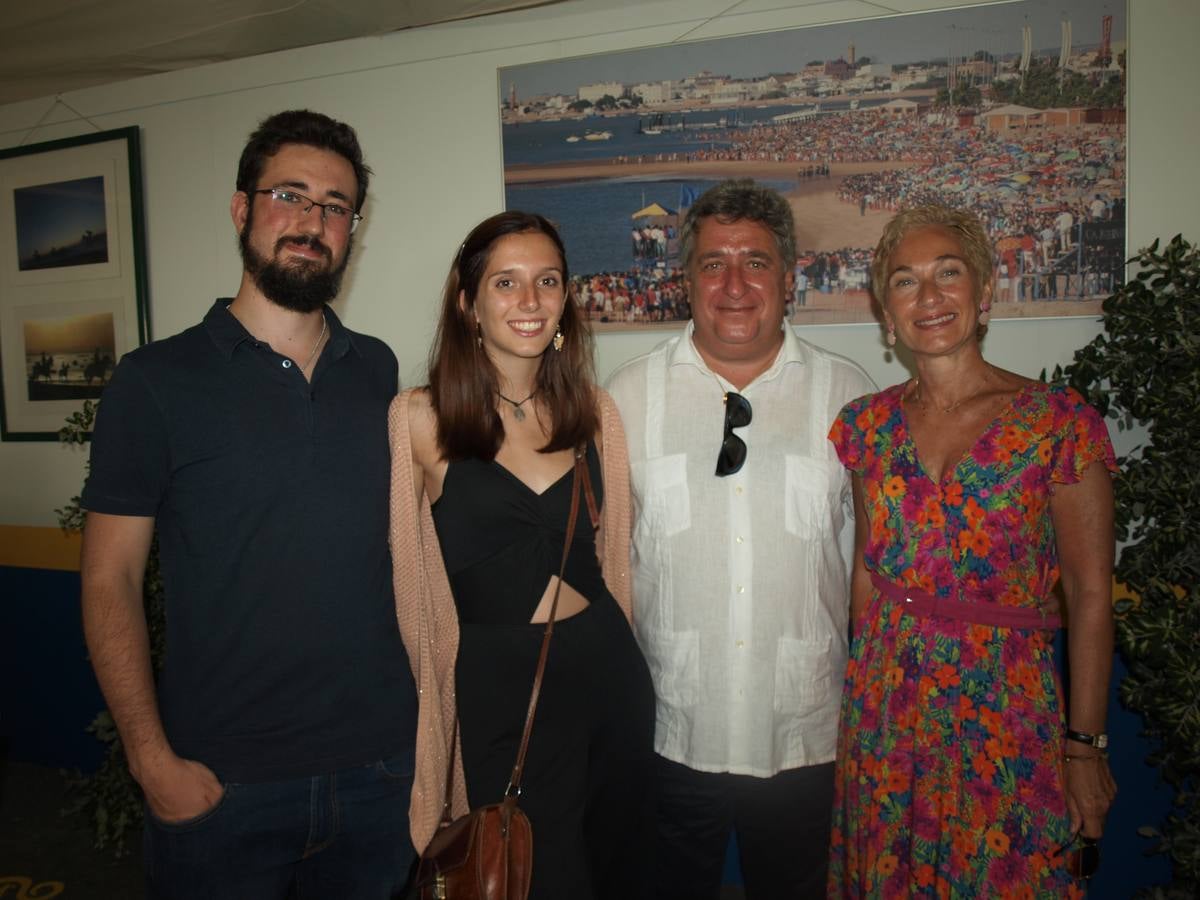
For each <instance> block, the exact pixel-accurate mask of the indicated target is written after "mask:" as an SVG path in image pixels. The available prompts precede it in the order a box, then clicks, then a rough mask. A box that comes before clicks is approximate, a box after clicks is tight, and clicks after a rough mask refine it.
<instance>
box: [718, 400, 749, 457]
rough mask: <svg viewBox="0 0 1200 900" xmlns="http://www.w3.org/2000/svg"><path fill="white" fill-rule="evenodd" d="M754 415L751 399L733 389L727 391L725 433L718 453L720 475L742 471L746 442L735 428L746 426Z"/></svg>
mask: <svg viewBox="0 0 1200 900" xmlns="http://www.w3.org/2000/svg"><path fill="white" fill-rule="evenodd" d="M753 415H754V411H753V410H752V409H751V408H750V401H749V400H747V399H746V398H745V397H743V396H742V395H741V394H735V393H734V392H733V391H727V392H726V393H725V435H724V437H723V438H722V439H721V452H720V453H718V454H717V476H718V477H720V478H724V477H725V476H726V475H733V474H734V473H735V472H740V471H741V468H742V466H743V465H744V464H745V462H746V442H745V441H743V440H742V439H741V438H740V437H738V436H737V435H736V434H734V433H733V429H735V428H745V427H746V426H747V425H749V424H750V419H751V418H753Z"/></svg>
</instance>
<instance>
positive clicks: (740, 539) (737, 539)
mask: <svg viewBox="0 0 1200 900" xmlns="http://www.w3.org/2000/svg"><path fill="white" fill-rule="evenodd" d="M734 540H735V541H737V542H738V543H739V544H740V543H742V536H741V535H740V534H739V535H738V536H737V537H735V538H734Z"/></svg>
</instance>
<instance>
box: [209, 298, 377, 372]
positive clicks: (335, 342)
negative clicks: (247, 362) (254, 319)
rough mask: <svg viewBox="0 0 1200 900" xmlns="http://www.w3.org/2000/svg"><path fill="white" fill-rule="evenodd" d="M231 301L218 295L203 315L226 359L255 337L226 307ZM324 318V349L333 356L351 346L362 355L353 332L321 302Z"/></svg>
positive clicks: (336, 356) (349, 348)
mask: <svg viewBox="0 0 1200 900" xmlns="http://www.w3.org/2000/svg"><path fill="white" fill-rule="evenodd" d="M231 303H233V298H232V297H221V298H220V299H218V300H217V302H216V303H214V304H213V305H212V307H211V308H210V309H209V310H208V313H207V314H206V315H205V316H204V327H205V329H206V330H207V331H208V335H209V337H210V338H212V341H213V343H214V344H216V345H217V349H218V350H220V351H221V354H222V355H223V356H224V357H225V358H226V359H232V358H233V352H234V351H235V350H236V349H237V348H238V346H239V345H240V344H242V343H243V342H246V341H250V342H253V341H254V340H255V338H254V335H252V334H251V333H250V332H249V331H247V330H246V326H244V325H243V324H242V323H241V322H239V321H238V318H237V316H235V315H233V313H231V312H230V311H229V305H230V304H231ZM325 321H326V322H328V323H329V346H328V348H327V349H328V351H329V352H330V353H331V354H332V356H333V358H334V359H337V358H339V357H341V356H343V355H344V354H345V353H346V352H347V351H348V350H353V351H354V352H355V353H356V354H357V355H359V356H361V355H362V351H361V350H360V349H359V347H358V345H357V344H356V343H355V340H354V335H353V334H352V333H351V332H350V331H349V329H347V328H346V326H345V325H343V324H342V321H341V319H339V318H338V317H337V313H335V312H334V311H333V307H331V306H329V305H328V304H326V306H325Z"/></svg>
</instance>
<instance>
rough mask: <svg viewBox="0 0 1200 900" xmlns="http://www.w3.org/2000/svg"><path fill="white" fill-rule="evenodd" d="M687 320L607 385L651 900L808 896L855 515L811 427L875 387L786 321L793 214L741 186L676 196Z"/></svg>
mask: <svg viewBox="0 0 1200 900" xmlns="http://www.w3.org/2000/svg"><path fill="white" fill-rule="evenodd" d="M680 242H681V256H682V263H683V268H684V272H685V281H686V286H687V291H688V299H689V301H690V303H691V309H692V320H691V322H690V323H689V325H688V327H687V329H686V331H685V332H684V333H683V334H682V335H680V336H678V337H674V338H671V339H670V340H668V341H666V342H665V343H663V344H661V345H660V346H659V347H657V348H656V349H654V350H653V351H651V352H650V353H648V354H646V355H645V356H642V357H639V358H637V359H635V360H633V361H632V362H629V363H627V364H626V365H624V366H622V367H621V368H620V369H618V370H617V371H616V372H615V373H614V374H613V376H612V378H611V380H610V382H609V385H608V389H609V391H610V392H611V393H612V396H613V398H614V399H615V400H616V402H617V405H618V406H619V407H620V410H621V416H622V419H623V420H624V423H625V429H626V433H627V436H628V440H629V451H630V459H631V462H632V466H633V490H634V498H635V509H636V512H635V516H636V520H635V524H634V538H633V540H634V554H633V558H634V562H633V602H634V627H635V630H636V631H637V636H638V639H639V642H640V644H641V647H642V649H643V651H644V652H645V654H646V657H647V659H648V661H649V663H650V671H651V672H652V673H653V675H654V682H655V693H656V696H657V728H656V734H655V750H656V752H657V754H658V758H657V766H658V769H657V775H658V777H657V779H656V781H657V785H656V786H657V790H656V797H655V801H656V808H657V813H656V815H657V844H656V846H655V848H654V858H655V860H656V867H657V870H656V873H655V877H654V884H653V891H654V893H653V896H655V897H656V898H680V900H683V898H687V900H697V898H715V897H717V896H718V893H719V890H720V883H721V874H722V869H723V865H724V859H725V850H726V846H727V844H728V842H729V835H730V833H731V832H736V835H737V841H738V848H739V852H740V857H741V866H742V871H743V874H744V876H745V883H746V893H747V896H748V897H749V898H751V900H754V898H777V897H818V896H824V892H825V872H826V865H827V858H828V853H829V831H830V809H831V805H832V801H833V763H832V760H833V758H834V752H835V749H836V739H837V716H838V699H839V696H840V692H841V686H842V677H843V671H844V668H845V665H846V655H847V643H846V642H847V626H848V617H849V603H850V580H849V576H850V566H851V561H852V557H853V543H854V510H853V501H852V497H851V492H850V482H849V479H848V478H847V476H846V474H845V470H844V469H842V467H841V466H840V464H839V463H838V461H837V458H836V456H835V455H834V452H833V448H832V446H831V445H830V444H829V442H828V441H827V440H826V435H827V434H828V432H829V427H830V424H831V423H832V422H833V420H834V418H835V417H836V416H837V413H838V411H839V410H840V409H841V407H842V404H844V403H846V402H847V401H848V400H851V399H853V398H855V397H859V396H861V395H863V394H866V393H868V392H870V391H873V390H874V385H873V384H872V383H871V380H870V379H869V378H868V377H867V376H866V374H865V373H864V372H863V371H862V370H861V369H860V368H859V367H858V366H856V365H855V364H854V363H851V362H849V361H848V360H845V359H842V358H841V357H838V356H835V355H833V354H830V353H827V352H825V351H823V350H821V349H819V348H817V347H815V346H813V345H812V344H809V343H807V342H806V341H803V340H801V339H800V338H798V337H797V336H796V335H795V334H794V333H793V331H792V329H791V328H790V327H788V326H786V324H785V322H784V306H785V303H786V301H787V299H788V298H789V297H790V296H791V292H792V288H793V277H794V276H793V269H794V265H795V257H796V251H795V245H796V241H795V232H794V225H793V221H792V212H791V208H790V207H789V205H788V202H787V201H786V200H785V199H784V198H783V197H782V196H781V195H780V194H778V193H777V192H776V191H774V190H771V189H769V188H766V187H763V186H761V185H758V184H756V183H754V182H753V181H750V180H748V179H747V180H737V181H726V182H723V183H721V184H718V185H717V186H715V187H713V188H711V189H710V190H708V191H707V192H705V193H704V194H703V195H702V196H701V197H700V198H699V199H698V200H697V201H696V202H695V204H694V205H693V206H692V207H691V208H690V209H688V211H687V215H686V217H685V219H684V222H683V227H682V230H681V234H680Z"/></svg>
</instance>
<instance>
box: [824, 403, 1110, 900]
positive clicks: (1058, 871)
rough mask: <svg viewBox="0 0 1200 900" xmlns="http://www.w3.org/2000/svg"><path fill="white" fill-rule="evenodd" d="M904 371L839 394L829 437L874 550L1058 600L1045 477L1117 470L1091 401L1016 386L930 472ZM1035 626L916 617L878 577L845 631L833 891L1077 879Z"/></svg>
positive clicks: (1050, 695)
mask: <svg viewBox="0 0 1200 900" xmlns="http://www.w3.org/2000/svg"><path fill="white" fill-rule="evenodd" d="M903 392H904V385H897V386H895V387H892V388H889V389H888V390H886V391H883V392H881V393H879V394H874V395H871V396H868V397H863V398H861V399H859V400H855V401H854V402H852V403H849V404H847V405H846V407H845V408H844V409H843V410H842V412H841V414H840V415H839V417H838V419H837V421H836V422H835V423H834V426H833V429H832V430H831V432H830V436H829V437H830V440H831V441H832V442H833V444H834V446H835V447H836V449H837V453H838V456H839V457H840V458H841V460H842V463H843V464H844V465H845V466H846V467H847V468H848V469H850V470H851V471H853V472H855V473H857V474H858V475H859V476H860V477H861V479H862V485H863V492H864V499H865V502H866V510H867V515H868V523H867V525H868V527H869V528H870V532H869V536H868V541H867V546H866V551H865V557H866V566H867V568H868V569H869V570H871V571H872V572H874V573H877V574H878V575H880V576H882V577H883V578H885V579H887V580H888V581H891V582H894V583H896V584H900V585H904V586H906V587H908V588H911V589H915V590H919V591H922V592H925V593H928V594H936V595H938V596H939V597H952V596H954V595H955V592H956V590H962V591H963V592H964V593H965V594H967V595H969V596H971V597H972V598H973V599H976V600H978V601H979V602H981V603H984V604H996V605H999V606H1003V607H1024V608H1026V609H1039V608H1042V607H1046V608H1047V609H1048V610H1053V611H1055V612H1056V611H1057V609H1056V608H1055V607H1056V601H1055V599H1054V596H1053V595H1052V593H1051V591H1052V589H1053V587H1054V585H1055V583H1056V582H1057V581H1058V576H1059V566H1058V558H1057V553H1056V550H1055V544H1054V529H1053V526H1052V524H1051V520H1050V508H1049V502H1050V494H1051V492H1052V490H1053V485H1054V484H1055V483H1061V484H1070V483H1073V482H1076V481H1078V480H1079V479H1080V477H1081V476H1082V474H1083V472H1084V470H1085V469H1086V468H1087V467H1088V466H1089V465H1091V464H1092V463H1093V462H1097V461H1099V462H1101V463H1103V464H1104V465H1105V466H1107V467H1108V468H1109V469H1110V470H1112V471H1115V470H1116V463H1115V460H1114V458H1113V451H1112V445H1111V444H1110V443H1109V439H1108V432H1107V430H1106V429H1105V426H1104V422H1103V420H1102V419H1101V418H1100V416H1099V415H1098V414H1097V413H1096V411H1095V410H1093V409H1092V408H1091V407H1090V406H1088V405H1087V404H1086V403H1085V402H1084V400H1083V398H1082V397H1080V395H1079V394H1078V393H1076V392H1075V391H1073V390H1070V389H1067V388H1057V387H1049V386H1047V385H1044V384H1031V385H1029V386H1027V387H1025V388H1023V389H1022V390H1021V391H1020V392H1018V394H1017V395H1016V396H1015V397H1014V399H1013V400H1012V401H1011V402H1010V403H1009V404H1008V406H1007V407H1006V408H1005V410H1004V412H1002V413H1001V414H1000V416H999V417H997V419H996V420H995V421H994V422H992V424H991V425H990V426H989V427H988V428H987V430H986V431H985V432H984V433H983V434H982V435H981V436H980V437H979V439H978V440H977V441H976V442H975V444H974V445H973V446H972V447H971V448H970V449H969V450H968V451H967V452H966V453H965V454H964V455H963V457H962V459H960V460H959V462H958V464H957V465H956V466H954V468H953V469H948V470H947V471H946V472H945V473H944V475H943V478H942V481H941V483H940V484H939V483H935V482H934V481H933V480H932V479H931V478H930V477H929V476H928V475H926V474H925V471H924V470H923V469H922V467H921V463H920V461H919V460H918V459H917V453H916V448H915V446H914V444H913V441H912V439H911V438H910V436H909V434H908V427H907V424H906V421H905V416H904V411H903V409H902V408H901V403H900V401H901V397H902V395H903ZM1053 640H1054V633H1053V632H1052V631H1050V630H1046V629H1032V628H1007V627H996V626H990V625H980V624H974V623H971V622H965V621H958V620H954V619H949V618H941V617H924V618H922V617H917V616H913V615H909V614H907V613H905V612H903V611H902V609H901V608H900V606H898V605H897V604H896V603H895V602H893V601H890V600H888V599H886V598H884V597H883V596H881V594H880V593H879V591H878V589H873V591H872V598H871V601H870V604H869V606H868V608H867V610H866V614H865V618H864V620H863V624H862V626H861V630H860V632H859V634H858V635H857V636H856V638H855V640H854V641H853V643H852V645H851V648H850V662H849V665H848V667H847V673H846V685H845V690H844V692H843V695H842V713H841V722H840V731H839V740H838V756H837V775H836V779H837V781H836V800H835V805H834V825H833V839H832V849H831V860H830V870H829V894H830V896H831V897H841V896H847V897H864V896H866V897H907V896H928V897H977V896H978V897H984V896H1003V897H1044V896H1055V897H1058V896H1068V895H1075V894H1076V893H1077V888H1076V887H1075V885H1074V883H1073V882H1072V881H1071V879H1070V878H1069V876H1068V875H1067V874H1066V872H1065V870H1064V868H1063V861H1064V860H1063V857H1064V856H1065V855H1066V854H1064V853H1061V852H1056V851H1058V848H1060V847H1061V846H1062V845H1063V844H1065V843H1068V842H1069V840H1070V838H1071V835H1070V833H1069V818H1068V815H1067V809H1066V801H1065V798H1064V794H1063V787H1062V778H1063V772H1062V767H1063V762H1062V748H1063V738H1062V729H1063V714H1062V710H1061V707H1060V703H1059V686H1058V676H1057V672H1056V669H1055V664H1054V658H1053Z"/></svg>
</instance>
